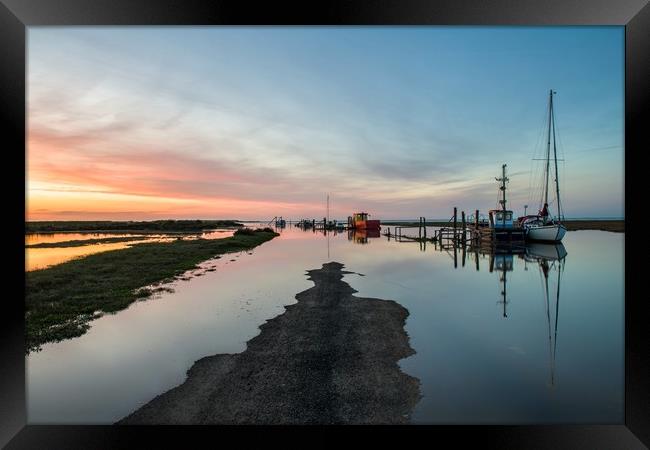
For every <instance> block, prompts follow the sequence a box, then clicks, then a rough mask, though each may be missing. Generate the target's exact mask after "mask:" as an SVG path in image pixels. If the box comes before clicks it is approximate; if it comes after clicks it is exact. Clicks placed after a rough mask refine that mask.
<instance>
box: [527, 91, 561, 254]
mask: <svg viewBox="0 0 650 450" xmlns="http://www.w3.org/2000/svg"><path fill="white" fill-rule="evenodd" d="M554 93H555V92H554V91H553V90H552V89H551V91H550V93H549V102H548V133H547V147H546V158H544V159H543V161H545V168H544V195H543V198H542V202H540V203H542V204H543V206H542V207H541V208H540V210H539V212H538V213H537V215H532V216H524V217H520V218H519V223H520V224H521V227H522V228H523V229H524V230H525V233H526V239H527V240H530V241H540V242H560V241H562V238H563V237H564V235H565V234H566V227H565V226H564V225H563V224H562V220H563V217H564V215H563V211H562V205H561V203H560V185H559V176H558V170H557V144H556V140H555V115H554V114H553V94H554ZM551 136H552V137H553V161H554V163H555V164H554V167H555V200H556V206H557V216H556V218H555V219H553V218H552V217H551V214H550V211H549V206H548V205H549V203H548V187H549V174H550V170H551V169H550V165H551V164H550V162H551Z"/></svg>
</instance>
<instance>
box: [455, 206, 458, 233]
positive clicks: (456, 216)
mask: <svg viewBox="0 0 650 450" xmlns="http://www.w3.org/2000/svg"><path fill="white" fill-rule="evenodd" d="M456 222H458V210H457V208H456V207H455V206H454V237H456Z"/></svg>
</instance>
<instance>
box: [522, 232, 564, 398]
mask: <svg viewBox="0 0 650 450" xmlns="http://www.w3.org/2000/svg"><path fill="white" fill-rule="evenodd" d="M566 255H567V251H566V249H565V248H564V245H563V244H561V243H560V244H555V245H552V244H533V243H530V244H528V245H527V246H526V253H525V254H524V259H525V261H526V262H536V263H537V264H538V265H539V273H540V277H541V278H542V281H543V283H544V302H545V306H546V322H547V325H548V352H549V359H550V361H551V374H550V377H551V387H555V353H556V350H557V322H558V318H559V312H560V282H561V278H562V273H563V272H564V265H565V261H566V260H565V258H566ZM552 274H555V275H552ZM553 276H555V277H557V284H556V290H555V295H554V297H555V298H554V299H553V298H552V297H551V295H552V294H551V292H549V287H548V286H549V278H550V277H553ZM553 300H555V307H554V308H553V305H552V303H553ZM553 309H555V311H554V313H555V314H553V311H552V310H553ZM553 315H554V318H553V319H551V317H552V316H553ZM551 322H553V335H552V336H551Z"/></svg>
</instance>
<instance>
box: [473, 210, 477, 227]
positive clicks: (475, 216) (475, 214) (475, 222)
mask: <svg viewBox="0 0 650 450" xmlns="http://www.w3.org/2000/svg"><path fill="white" fill-rule="evenodd" d="M474 226H475V227H476V228H478V209H477V210H476V211H474Z"/></svg>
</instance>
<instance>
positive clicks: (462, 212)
mask: <svg viewBox="0 0 650 450" xmlns="http://www.w3.org/2000/svg"><path fill="white" fill-rule="evenodd" d="M460 216H461V218H462V224H463V242H465V211H461V212H460Z"/></svg>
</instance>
